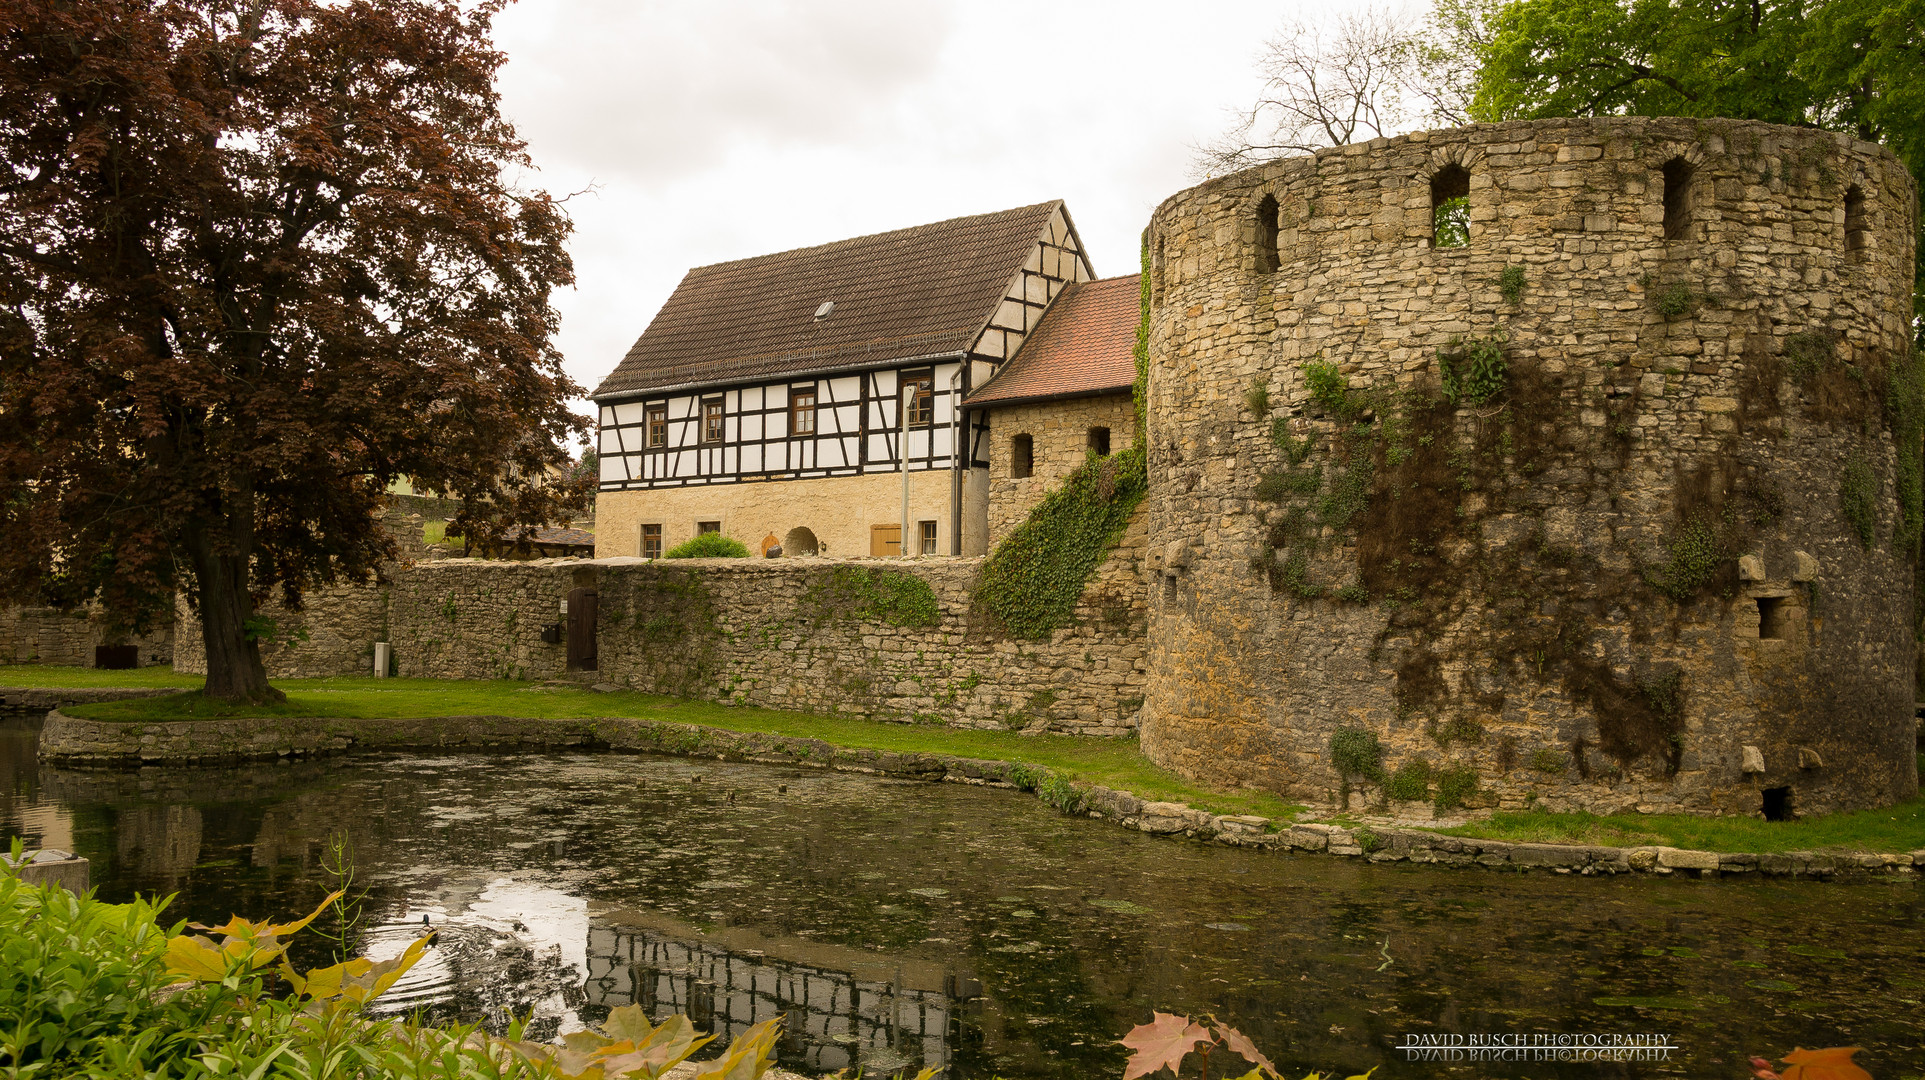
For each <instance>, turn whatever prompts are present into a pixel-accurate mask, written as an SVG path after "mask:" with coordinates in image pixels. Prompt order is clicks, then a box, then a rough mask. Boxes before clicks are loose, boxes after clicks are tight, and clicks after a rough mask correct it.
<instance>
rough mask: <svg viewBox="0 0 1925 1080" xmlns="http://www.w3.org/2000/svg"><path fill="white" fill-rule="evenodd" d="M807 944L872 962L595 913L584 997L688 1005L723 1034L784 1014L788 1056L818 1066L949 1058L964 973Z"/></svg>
mask: <svg viewBox="0 0 1925 1080" xmlns="http://www.w3.org/2000/svg"><path fill="white" fill-rule="evenodd" d="M763 944H765V945H766V944H772V943H768V942H764V943H763ZM806 947H807V948H808V949H809V951H812V952H823V953H839V952H845V951H846V952H849V953H851V954H852V955H851V957H850V959H851V960H854V961H856V962H855V963H852V964H849V965H848V966H849V967H854V968H859V969H860V968H866V969H869V970H856V971H848V970H835V969H834V968H833V967H828V966H818V965H816V964H812V963H808V962H806V961H804V960H801V959H797V958H792V957H790V958H785V957H781V956H778V955H773V954H772V952H765V951H764V950H759V949H758V950H742V949H738V948H734V947H731V944H730V943H724V942H721V941H704V940H700V939H699V938H691V937H690V936H686V935H674V934H671V933H669V932H666V931H664V930H659V929H653V928H648V927H643V926H636V925H612V924H610V923H608V922H601V921H598V922H597V923H596V924H595V925H593V926H591V927H590V929H589V934H588V983H587V992H588V1000H589V1001H591V1002H594V1003H597V1004H600V1005H604V1006H607V1007H609V1008H614V1007H617V1006H621V1005H627V1004H630V1003H635V1004H639V1005H641V1006H642V1007H643V1008H644V1009H646V1010H648V1013H649V1015H651V1016H656V1017H660V1016H666V1015H668V1014H671V1013H678V1012H680V1013H687V1014H688V1017H689V1019H690V1020H691V1021H692V1022H694V1024H695V1026H696V1027H697V1028H700V1029H702V1030H705V1031H709V1032H713V1033H714V1034H715V1035H717V1036H719V1037H720V1038H723V1039H732V1038H734V1037H735V1036H736V1035H738V1034H740V1033H741V1032H742V1031H744V1030H746V1029H747V1028H748V1027H750V1026H751V1025H753V1024H757V1023H760V1022H762V1021H764V1020H767V1019H769V1018H771V1017H774V1016H777V1015H780V1014H783V1013H787V1014H788V1022H787V1023H786V1024H785V1025H784V1031H785V1039H784V1044H783V1046H782V1047H781V1051H780V1053H781V1057H782V1060H783V1062H784V1064H786V1065H790V1066H799V1067H803V1068H805V1069H807V1070H810V1071H814V1072H833V1071H835V1070H837V1069H842V1068H847V1067H850V1066H855V1065H861V1066H864V1067H865V1069H866V1071H869V1072H872V1073H880V1074H886V1073H887V1072H893V1071H894V1070H896V1069H899V1068H903V1067H907V1066H910V1065H917V1064H920V1065H946V1064H947V1063H948V1061H949V1052H950V1051H949V1023H950V1018H951V1015H952V1014H953V1012H954V1011H955V1004H956V1002H955V999H954V998H953V997H952V995H951V993H949V992H946V991H949V990H953V989H955V988H956V987H957V986H958V985H959V984H960V985H964V986H966V985H967V980H959V979H958V977H957V976H954V975H944V974H942V973H941V972H940V971H936V970H933V969H932V970H930V971H924V970H921V969H922V968H924V967H929V965H917V969H916V970H915V971H906V970H904V969H903V968H901V967H897V968H896V969H895V970H893V971H886V968H887V963H886V962H884V963H878V962H877V961H878V960H879V959H880V958H878V957H874V956H873V955H870V956H860V955H859V954H854V950H841V949H837V948H836V947H834V946H820V945H814V944H812V943H810V944H808V945H807V946H806ZM932 984H933V985H932Z"/></svg>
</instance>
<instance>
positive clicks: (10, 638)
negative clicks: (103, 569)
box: [0, 607, 174, 667]
mask: <svg viewBox="0 0 1925 1080" xmlns="http://www.w3.org/2000/svg"><path fill="white" fill-rule="evenodd" d="M97 615H98V612H95V611H91V610H88V609H84V608H83V609H80V610H76V611H66V610H63V609H61V608H54V607H9V608H0V664H59V665H62V666H67V667H93V666H94V646H96V645H134V646H138V647H139V649H140V664H141V666H142V667H147V666H149V665H159V664H169V663H172V662H173V660H174V626H173V624H172V623H171V622H170V623H166V624H164V625H161V626H158V627H155V628H154V629H153V630H150V631H148V632H147V633H145V634H140V635H136V636H132V637H115V636H110V635H109V634H107V633H106V632H105V630H104V629H103V628H102V626H101V625H100V621H99V619H98V618H97V617H96V616H97Z"/></svg>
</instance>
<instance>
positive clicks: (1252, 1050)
mask: <svg viewBox="0 0 1925 1080" xmlns="http://www.w3.org/2000/svg"><path fill="white" fill-rule="evenodd" d="M1216 1037H1217V1038H1218V1039H1220V1040H1222V1042H1223V1045H1225V1046H1227V1047H1229V1048H1230V1049H1231V1050H1234V1051H1236V1052H1237V1053H1239V1054H1242V1055H1243V1060H1245V1061H1249V1062H1253V1063H1255V1064H1257V1065H1261V1066H1263V1071H1264V1072H1267V1073H1269V1074H1270V1075H1271V1076H1276V1075H1278V1074H1277V1067H1276V1066H1275V1065H1272V1064H1271V1063H1270V1059H1269V1058H1267V1057H1264V1056H1263V1051H1261V1050H1258V1049H1257V1044H1256V1043H1253V1042H1251V1041H1250V1037H1249V1036H1248V1035H1245V1034H1244V1033H1243V1032H1241V1031H1238V1030H1237V1029H1236V1028H1233V1027H1231V1026H1230V1025H1228V1024H1218V1025H1217V1026H1216Z"/></svg>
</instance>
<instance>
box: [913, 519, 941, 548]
mask: <svg viewBox="0 0 1925 1080" xmlns="http://www.w3.org/2000/svg"><path fill="white" fill-rule="evenodd" d="M916 525H917V526H918V527H919V531H920V532H921V534H922V546H921V547H919V548H917V550H918V551H920V552H922V553H923V554H924V555H934V554H935V553H936V523H935V522H933V521H918V522H916Z"/></svg>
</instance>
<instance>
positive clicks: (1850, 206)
mask: <svg viewBox="0 0 1925 1080" xmlns="http://www.w3.org/2000/svg"><path fill="white" fill-rule="evenodd" d="M1870 231H1871V230H1870V229H1869V227H1868V226H1867V225H1866V224H1865V189H1864V188H1861V187H1859V186H1858V185H1857V184H1853V185H1852V186H1850V187H1848V188H1846V189H1845V253H1846V254H1847V255H1850V256H1851V257H1853V258H1859V257H1861V256H1862V255H1863V254H1864V252H1865V240H1866V238H1867V236H1868V235H1869V234H1870Z"/></svg>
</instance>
